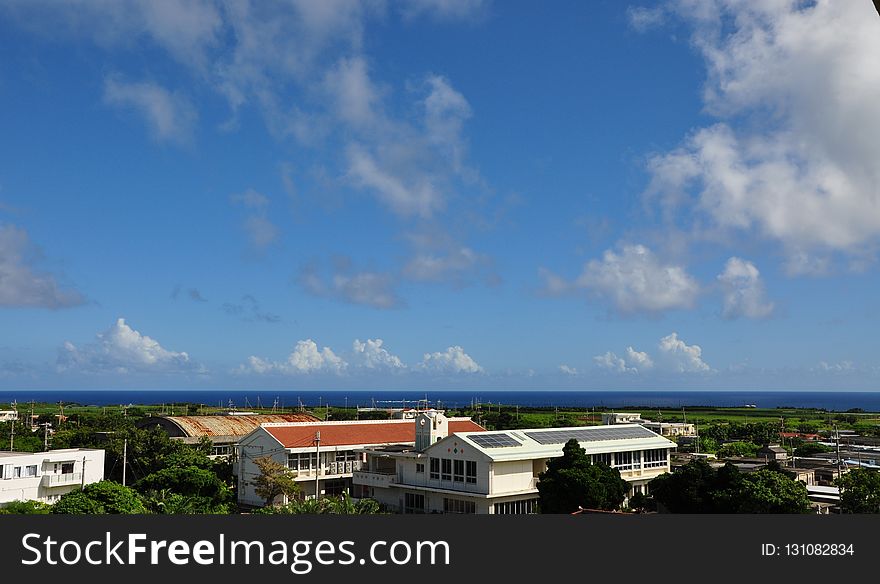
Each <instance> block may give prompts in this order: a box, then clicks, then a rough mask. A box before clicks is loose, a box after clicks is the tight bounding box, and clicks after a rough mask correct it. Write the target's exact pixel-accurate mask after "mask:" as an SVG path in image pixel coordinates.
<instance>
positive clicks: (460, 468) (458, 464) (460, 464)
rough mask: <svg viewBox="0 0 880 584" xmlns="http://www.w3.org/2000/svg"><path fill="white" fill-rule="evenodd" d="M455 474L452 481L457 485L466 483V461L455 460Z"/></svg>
mask: <svg viewBox="0 0 880 584" xmlns="http://www.w3.org/2000/svg"><path fill="white" fill-rule="evenodd" d="M452 462H453V465H452V466H453V473H452V480H454V481H455V482H456V483H463V482H464V461H463V460H453V461H452Z"/></svg>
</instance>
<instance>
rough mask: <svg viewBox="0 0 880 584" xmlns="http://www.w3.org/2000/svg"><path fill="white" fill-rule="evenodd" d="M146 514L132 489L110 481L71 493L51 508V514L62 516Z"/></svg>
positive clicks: (93, 484)
mask: <svg viewBox="0 0 880 584" xmlns="http://www.w3.org/2000/svg"><path fill="white" fill-rule="evenodd" d="M146 512H147V509H146V507H144V504H143V501H141V498H140V495H138V493H137V492H136V491H135V490H134V489H131V488H129V487H123V486H122V485H120V484H119V483H114V482H112V481H101V482H99V483H92V484H90V485H86V487H85V488H84V489H83V490H77V491H71V492H70V493H67V494H66V495H63V496H62V497H61V499H59V500H58V502H57V503H55V505H53V506H52V513H54V514H62V515H116V514H125V515H131V514H141V513H146Z"/></svg>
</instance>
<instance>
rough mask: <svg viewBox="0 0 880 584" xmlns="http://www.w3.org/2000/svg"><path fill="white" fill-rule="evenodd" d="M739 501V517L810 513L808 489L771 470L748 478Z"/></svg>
mask: <svg viewBox="0 0 880 584" xmlns="http://www.w3.org/2000/svg"><path fill="white" fill-rule="evenodd" d="M737 499H738V500H737V503H738V504H737V509H736V512H737V513H808V512H809V511H810V500H809V499H808V498H807V487H806V485H804V483H802V482H800V481H795V480H792V479H790V478H789V477H787V476H785V475H784V474H783V473H780V472H776V471H773V470H770V469H762V470H759V471H756V472H752V473H746V474H744V475H743V477H742V482H741V483H740V492H739V497H738V498H737Z"/></svg>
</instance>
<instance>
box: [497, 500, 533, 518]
mask: <svg viewBox="0 0 880 584" xmlns="http://www.w3.org/2000/svg"><path fill="white" fill-rule="evenodd" d="M537 509H538V500H537V499H523V500H521V501H507V502H506V503H495V514H496V515H528V514H530V513H535V512H537Z"/></svg>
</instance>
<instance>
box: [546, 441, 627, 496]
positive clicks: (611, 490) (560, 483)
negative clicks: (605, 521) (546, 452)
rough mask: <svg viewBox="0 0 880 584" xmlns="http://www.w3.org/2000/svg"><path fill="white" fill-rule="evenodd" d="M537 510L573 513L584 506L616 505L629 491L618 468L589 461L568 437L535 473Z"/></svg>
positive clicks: (578, 445) (584, 453)
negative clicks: (538, 472)
mask: <svg viewBox="0 0 880 584" xmlns="http://www.w3.org/2000/svg"><path fill="white" fill-rule="evenodd" d="M538 479H539V480H538V492H539V493H540V495H539V497H540V499H539V503H538V507H539V509H540V511H541V513H573V512H574V511H577V510H578V509H579V508H584V509H606V510H611V509H618V508H619V507H620V506H621V504H622V503H623V500H624V499H625V498H626V494H627V492H628V491H629V484H628V483H627V482H626V481H625V480H623V479H622V478H620V472H619V471H618V470H617V469H613V468H611V467H609V466H607V465H605V464H601V463H600V464H592V463H591V462H590V458H589V457H588V456H587V453H586V451H585V450H584V449H583V448H581V446H580V444H579V443H578V441H577V440H575V439H571V440H569V441H568V442H567V443H566V444H565V447H564V448H563V450H562V456H560V457H558V458H553V459H551V460H550V462H548V463H547V470H546V471H545V472H542V473H541V474H540V475H538Z"/></svg>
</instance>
